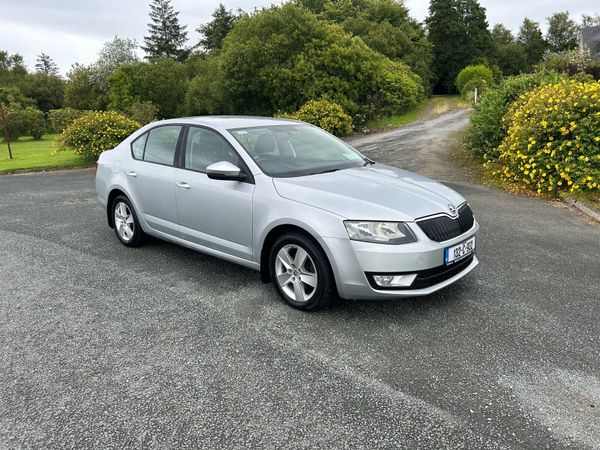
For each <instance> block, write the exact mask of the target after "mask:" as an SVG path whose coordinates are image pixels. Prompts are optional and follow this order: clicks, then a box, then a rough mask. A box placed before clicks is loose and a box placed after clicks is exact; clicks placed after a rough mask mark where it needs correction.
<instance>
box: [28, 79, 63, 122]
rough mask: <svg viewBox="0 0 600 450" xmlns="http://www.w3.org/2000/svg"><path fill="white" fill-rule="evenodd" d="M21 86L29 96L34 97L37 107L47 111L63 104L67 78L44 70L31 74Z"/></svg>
mask: <svg viewBox="0 0 600 450" xmlns="http://www.w3.org/2000/svg"><path fill="white" fill-rule="evenodd" d="M19 88H20V89H21V90H22V91H23V94H25V95H26V96H27V97H30V98H32V99H34V100H35V103H36V105H37V107H38V108H39V109H40V110H42V111H43V112H45V113H46V112H48V111H50V110H51V109H58V108H62V106H63V101H64V90H65V80H63V79H62V78H61V77H59V76H57V75H47V74H45V73H44V72H36V73H32V74H29V75H27V76H26V77H25V78H24V79H23V81H22V82H21V83H20V85H19Z"/></svg>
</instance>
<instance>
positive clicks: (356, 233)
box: [344, 220, 417, 244]
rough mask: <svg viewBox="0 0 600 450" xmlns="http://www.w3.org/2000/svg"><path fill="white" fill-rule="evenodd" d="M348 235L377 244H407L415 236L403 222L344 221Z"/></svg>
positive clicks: (353, 238)
mask: <svg viewBox="0 0 600 450" xmlns="http://www.w3.org/2000/svg"><path fill="white" fill-rule="evenodd" d="M344 225H345V226H346V231H348V236H349V237H350V239H352V240H354V241H365V242H376V243H378V244H408V243H409V242H417V238H416V237H415V235H414V234H413V232H412V231H411V230H410V228H409V227H408V225H406V224H405V223H404V222H370V221H362V220H361V221H355V220H346V221H344Z"/></svg>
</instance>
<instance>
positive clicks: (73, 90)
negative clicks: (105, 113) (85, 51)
mask: <svg viewBox="0 0 600 450" xmlns="http://www.w3.org/2000/svg"><path fill="white" fill-rule="evenodd" d="M107 105H108V97H107V95H106V93H105V91H104V89H103V87H102V85H101V84H100V83H99V82H98V81H97V79H96V74H95V72H94V70H93V69H92V68H90V67H87V66H82V65H80V64H75V65H73V67H71V70H70V71H69V73H68V74H67V84H66V86H65V106H66V107H68V108H74V109H79V110H87V109H90V110H102V109H105V108H106V106H107Z"/></svg>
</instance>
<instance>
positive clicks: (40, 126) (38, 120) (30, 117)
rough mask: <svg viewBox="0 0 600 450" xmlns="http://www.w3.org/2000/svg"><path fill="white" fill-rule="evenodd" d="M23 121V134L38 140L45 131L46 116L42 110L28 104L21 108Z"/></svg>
mask: <svg viewBox="0 0 600 450" xmlns="http://www.w3.org/2000/svg"><path fill="white" fill-rule="evenodd" d="M23 114H24V121H25V134H27V135H28V136H31V137H32V138H33V139H35V140H39V139H41V138H42V136H44V133H45V132H46V117H45V115H44V113H43V112H42V111H40V110H39V109H37V108H33V107H31V106H28V107H27V108H25V109H24V110H23Z"/></svg>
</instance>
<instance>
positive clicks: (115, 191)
mask: <svg viewBox="0 0 600 450" xmlns="http://www.w3.org/2000/svg"><path fill="white" fill-rule="evenodd" d="M119 195H122V196H123V197H125V198H127V199H128V200H129V201H131V199H130V198H129V196H128V195H127V194H126V193H125V192H123V191H122V190H121V189H119V188H113V189H111V191H110V192H109V193H108V198H107V201H106V220H108V226H109V227H111V228H114V227H115V220H114V217H113V215H112V205H113V202H114V201H115V198H117V197H118V196H119Z"/></svg>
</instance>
